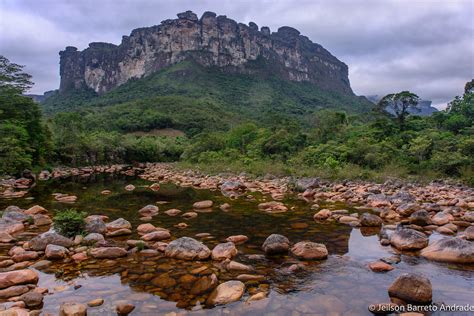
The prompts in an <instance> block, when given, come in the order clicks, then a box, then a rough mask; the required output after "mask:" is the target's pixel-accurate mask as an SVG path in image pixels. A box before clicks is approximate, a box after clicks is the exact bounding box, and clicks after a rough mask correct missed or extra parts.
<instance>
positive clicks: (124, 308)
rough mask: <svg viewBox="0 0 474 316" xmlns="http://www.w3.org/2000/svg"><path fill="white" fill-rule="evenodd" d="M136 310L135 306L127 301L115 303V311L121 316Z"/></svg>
mask: <svg viewBox="0 0 474 316" xmlns="http://www.w3.org/2000/svg"><path fill="white" fill-rule="evenodd" d="M134 309H135V305H133V304H132V303H130V302H127V301H117V302H116V303H115V311H116V312H117V314H118V315H120V316H125V315H128V314H130V313H131V312H132V311H133V310H134Z"/></svg>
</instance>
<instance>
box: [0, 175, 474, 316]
mask: <svg viewBox="0 0 474 316" xmlns="http://www.w3.org/2000/svg"><path fill="white" fill-rule="evenodd" d="M127 184H134V185H135V186H136V187H137V188H136V190H135V191H132V192H128V191H125V190H124V187H125V185H127ZM147 184H149V183H148V182H147V181H144V180H141V179H135V178H127V177H123V176H116V175H100V176H92V177H87V178H74V179H68V180H51V181H48V182H47V183H45V182H41V183H39V184H38V185H37V186H36V187H35V188H34V189H33V190H32V191H31V192H30V194H29V195H28V196H26V198H23V199H15V200H0V208H1V209H3V208H5V207H6V206H8V205H11V204H14V205H18V206H21V207H25V208H26V207H30V206H32V205H35V204H39V205H41V206H43V207H45V208H47V209H48V210H49V211H50V212H52V213H54V212H55V211H56V210H60V209H64V208H71V207H73V208H76V209H77V210H80V211H85V212H87V213H88V214H103V215H107V216H109V217H110V220H114V219H116V218H119V217H123V218H125V219H127V220H128V221H130V222H131V223H132V225H133V228H134V230H135V228H136V227H137V226H138V225H139V224H141V223H143V222H142V221H140V219H139V217H140V216H139V214H138V210H139V209H140V208H142V207H143V206H145V205H147V204H156V203H157V202H160V201H161V202H160V203H159V204H156V205H158V206H159V208H160V214H159V215H157V216H156V217H154V218H153V219H152V220H151V221H150V222H151V223H152V224H154V225H155V226H159V227H164V228H167V229H169V230H170V231H171V234H172V236H173V238H176V237H181V236H189V237H194V236H195V235H196V234H198V233H209V234H211V236H210V237H206V238H203V239H200V240H201V241H203V242H204V243H205V244H206V245H207V246H208V247H209V248H210V249H212V248H213V247H214V246H215V245H216V244H218V243H220V242H223V241H225V238H227V237H228V236H230V235H237V234H243V235H247V236H248V237H249V241H248V242H247V243H245V244H243V245H240V246H237V247H238V249H239V254H238V255H237V257H236V258H235V259H234V260H236V261H238V262H241V263H245V264H248V265H251V266H252V267H254V269H255V272H254V273H255V274H262V275H265V279H264V280H263V281H259V282H256V281H252V282H247V283H246V293H245V295H244V297H243V298H242V299H241V300H240V301H239V302H235V303H232V304H228V305H225V306H216V307H210V306H206V305H205V300H206V298H207V296H208V294H204V295H200V296H193V295H192V294H191V293H190V290H189V284H186V283H183V282H182V281H180V278H181V277H182V276H184V275H188V274H190V271H191V270H193V269H196V268H199V267H202V266H207V269H206V270H205V271H204V272H202V274H206V273H215V274H216V275H217V276H218V278H219V281H220V282H223V281H227V280H232V279H235V277H236V276H237V275H239V274H240V273H238V272H235V273H234V272H227V271H222V270H220V269H219V267H218V266H217V265H215V263H213V262H212V261H210V260H209V261H202V262H183V261H177V260H173V259H168V258H165V257H163V256H146V255H141V254H136V255H131V256H127V257H126V258H121V259H117V260H102V261H100V260H99V261H98V260H88V261H85V262H82V263H81V264H75V263H64V262H55V263H54V264H53V265H52V266H51V267H50V268H48V269H46V270H42V271H40V281H39V286H41V287H47V288H49V290H50V293H51V294H50V295H47V296H45V300H44V307H43V311H44V312H50V313H53V314H57V312H58V309H59V305H60V304H61V303H62V302H66V301H76V302H81V303H87V302H88V301H90V300H92V299H95V298H103V299H104V300H105V303H104V305H102V306H100V307H89V308H88V315H113V314H115V313H114V306H115V304H114V303H115V302H116V301H117V300H127V301H130V302H132V303H133V304H134V305H135V306H136V308H135V311H134V313H133V314H134V315H164V314H166V313H169V312H177V313H181V314H188V313H191V314H206V315H207V314H209V315H221V314H225V315H329V314H330V315H371V313H370V312H369V311H368V309H367V307H368V305H369V304H373V303H382V302H389V297H388V294H387V289H388V287H389V286H390V284H391V283H392V281H393V280H394V279H395V278H396V277H397V276H398V275H399V274H401V273H404V272H414V273H420V274H422V275H424V276H426V277H428V278H429V279H430V280H431V282H432V285H433V301H434V302H435V303H443V302H444V303H447V304H474V299H473V297H474V296H473V294H472V293H474V282H473V280H474V268H473V267H472V266H466V265H464V266H462V265H461V266H459V265H457V266H454V265H447V264H440V263H434V262H429V261H427V260H424V259H422V258H420V257H418V256H417V255H416V254H409V255H406V254H402V255H401V262H400V263H398V264H396V265H394V266H395V269H394V270H393V271H390V272H388V273H374V272H371V271H370V270H369V269H368V268H367V264H368V263H369V262H372V261H374V260H377V259H380V258H383V257H390V256H393V255H394V254H397V252H396V250H394V249H392V248H391V247H383V246H381V245H380V244H379V242H378V236H377V233H378V231H377V230H374V229H358V228H351V227H349V226H346V225H340V224H334V223H333V224H319V223H316V222H314V221H313V219H312V216H313V214H314V213H315V211H314V210H310V206H311V204H308V203H306V202H304V201H300V200H297V199H294V198H292V197H288V198H287V199H286V200H285V204H286V205H287V206H290V207H291V210H290V211H288V212H286V213H281V214H268V213H264V212H261V211H259V210H258V208H257V205H258V203H260V202H262V201H264V200H271V198H270V197H267V196H263V195H260V194H257V193H255V194H253V196H254V199H247V198H245V197H241V198H239V199H237V200H231V199H230V198H227V197H224V196H222V195H221V194H220V192H217V191H216V192H213V191H209V190H195V189H192V188H183V187H178V186H175V185H173V184H166V185H162V187H161V189H160V190H159V191H158V192H153V191H151V190H150V189H148V188H146V187H144V185H147ZM105 189H107V190H111V191H112V194H110V195H101V194H100V192H101V191H102V190H105ZM52 193H69V194H74V195H77V196H78V201H77V202H76V203H74V204H64V203H59V202H55V201H54V199H53V196H52ZM205 199H211V200H213V201H214V202H215V207H214V209H213V211H212V212H209V213H200V214H199V216H198V217H197V218H194V219H190V220H184V219H183V218H182V217H180V216H176V217H171V216H168V215H166V214H164V211H166V210H167V209H170V208H178V209H180V210H182V211H183V212H185V211H191V210H192V204H193V203H194V202H196V201H199V200H205ZM164 201H166V202H168V203H166V204H161V203H163V202H164ZM225 202H226V203H229V204H231V206H232V209H231V210H230V211H228V212H223V211H221V210H220V209H219V208H218V205H219V204H221V203H225ZM324 207H327V208H332V209H342V208H344V209H349V210H350V211H351V212H356V211H357V210H356V209H353V208H350V207H349V206H347V205H343V204H328V205H324ZM180 222H186V223H187V224H188V225H189V226H188V227H187V228H185V229H179V228H176V227H174V225H176V224H178V223H180ZM305 224H307V225H305ZM272 233H279V234H283V235H285V236H287V237H288V238H289V239H290V241H291V242H293V243H295V242H298V241H301V240H311V241H315V242H321V243H324V244H325V245H326V246H327V248H328V250H329V254H330V256H329V258H328V259H327V260H324V261H316V262H300V263H303V264H304V269H303V270H302V271H299V272H294V273H290V272H288V270H287V268H288V267H289V266H290V265H292V264H294V263H298V262H299V261H298V260H297V259H295V258H293V257H291V256H285V257H279V258H271V259H268V258H267V259H265V260H258V261H255V260H251V259H250V258H248V257H247V255H249V254H262V251H261V250H260V246H261V244H262V243H263V241H264V240H265V238H266V237H267V236H268V235H270V234H272ZM138 237H139V236H138V235H136V234H135V233H134V234H133V235H131V236H126V237H121V238H115V239H114V241H115V242H116V243H117V244H118V245H121V244H123V243H124V242H125V241H126V240H127V239H138ZM432 238H436V235H434V236H432ZM196 239H199V238H196ZM6 251H7V249H0V254H4V253H5V252H6ZM160 275H166V276H168V277H170V278H172V279H174V280H175V281H176V282H171V283H174V284H170V285H169V286H168V287H165V288H157V287H156V286H154V285H153V284H152V283H151V282H150V280H151V278H154V277H156V276H160ZM79 286H80V287H79ZM261 290H265V291H267V290H268V291H269V295H268V298H267V299H264V300H260V301H254V302H246V300H247V298H248V297H249V296H250V295H251V293H255V292H258V291H261ZM458 315H461V314H458Z"/></svg>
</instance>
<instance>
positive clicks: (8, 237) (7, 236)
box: [0, 231, 15, 243]
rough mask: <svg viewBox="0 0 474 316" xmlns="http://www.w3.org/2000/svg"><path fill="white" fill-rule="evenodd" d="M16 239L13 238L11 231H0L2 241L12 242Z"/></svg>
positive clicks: (0, 241)
mask: <svg viewBox="0 0 474 316" xmlns="http://www.w3.org/2000/svg"><path fill="white" fill-rule="evenodd" d="M13 241H15V238H13V237H12V236H11V235H10V234H9V233H7V232H3V231H0V243H11V242H13Z"/></svg>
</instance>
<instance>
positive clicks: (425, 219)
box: [409, 210, 431, 226]
mask: <svg viewBox="0 0 474 316" xmlns="http://www.w3.org/2000/svg"><path fill="white" fill-rule="evenodd" d="M409 220H410V224H414V225H418V226H427V225H431V218H430V214H429V213H428V212H427V211H425V210H419V211H416V212H415V213H413V214H411V215H410V217H409Z"/></svg>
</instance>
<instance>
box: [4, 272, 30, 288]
mask: <svg viewBox="0 0 474 316" xmlns="http://www.w3.org/2000/svg"><path fill="white" fill-rule="evenodd" d="M36 283H38V273H36V272H35V271H33V270H28V269H26V270H15V271H10V272H2V273H0V289H4V288H7V287H10V286H14V285H21V284H36Z"/></svg>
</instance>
